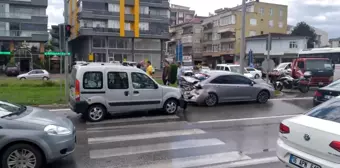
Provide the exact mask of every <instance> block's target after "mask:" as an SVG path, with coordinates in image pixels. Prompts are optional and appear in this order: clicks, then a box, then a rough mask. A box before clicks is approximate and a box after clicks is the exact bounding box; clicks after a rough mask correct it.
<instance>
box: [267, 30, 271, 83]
mask: <svg viewBox="0 0 340 168" xmlns="http://www.w3.org/2000/svg"><path fill="white" fill-rule="evenodd" d="M266 48H267V58H266V60H267V65H268V67H267V70H266V71H267V74H266V82H267V83H269V67H270V66H269V60H270V50H271V49H272V38H271V35H270V33H268V39H267V47H266Z"/></svg>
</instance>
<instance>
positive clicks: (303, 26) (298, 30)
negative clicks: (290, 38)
mask: <svg viewBox="0 0 340 168" xmlns="http://www.w3.org/2000/svg"><path fill="white" fill-rule="evenodd" d="M291 34H292V35H295V36H305V37H308V41H307V48H314V43H315V42H316V34H315V30H314V29H313V28H312V27H311V26H309V25H308V24H307V23H305V22H299V23H297V24H296V26H295V27H294V29H293V31H292V33H291Z"/></svg>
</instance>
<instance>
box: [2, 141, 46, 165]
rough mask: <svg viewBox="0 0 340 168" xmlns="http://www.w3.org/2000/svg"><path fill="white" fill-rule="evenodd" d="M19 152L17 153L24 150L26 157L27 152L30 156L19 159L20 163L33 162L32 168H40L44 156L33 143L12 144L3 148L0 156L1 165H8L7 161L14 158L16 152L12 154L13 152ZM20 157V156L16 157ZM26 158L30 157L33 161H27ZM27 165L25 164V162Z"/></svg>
mask: <svg viewBox="0 0 340 168" xmlns="http://www.w3.org/2000/svg"><path fill="white" fill-rule="evenodd" d="M16 151H17V152H19V154H22V153H21V152H22V151H24V152H26V157H27V154H30V155H31V157H29V158H25V159H26V161H25V160H21V161H22V162H21V163H31V164H34V165H35V166H34V168H41V167H42V166H43V164H44V162H45V160H44V157H43V153H41V151H40V150H39V149H38V148H37V147H35V146H33V145H29V144H22V143H20V144H14V145H12V146H10V147H8V148H7V149H5V151H4V152H3V153H2V157H1V167H4V168H5V167H10V166H9V165H8V162H9V161H11V160H14V159H15V158H16V156H17V155H16V154H14V152H16ZM18 159H20V158H18ZM27 159H31V160H34V159H35V162H33V161H31V162H28V161H27ZM26 165H27V164H26Z"/></svg>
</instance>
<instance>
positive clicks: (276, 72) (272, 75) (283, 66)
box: [262, 62, 292, 82]
mask: <svg viewBox="0 0 340 168" xmlns="http://www.w3.org/2000/svg"><path fill="white" fill-rule="evenodd" d="M291 65H292V63H291V62H282V63H280V64H279V65H277V66H276V67H275V68H274V69H273V70H272V71H271V72H269V76H268V78H269V79H270V80H271V81H272V82H274V81H276V79H277V78H278V77H280V75H281V74H282V73H285V72H287V71H290V73H291ZM262 76H263V77H266V72H264V71H263V72H262Z"/></svg>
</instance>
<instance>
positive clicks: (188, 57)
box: [183, 55, 192, 62]
mask: <svg viewBox="0 0 340 168" xmlns="http://www.w3.org/2000/svg"><path fill="white" fill-rule="evenodd" d="M183 62H192V56H191V55H185V56H183Z"/></svg>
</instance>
